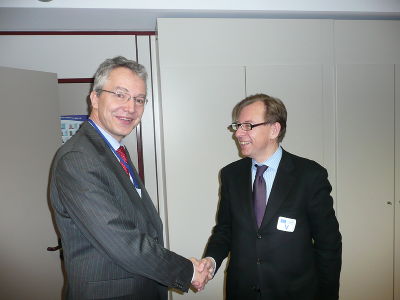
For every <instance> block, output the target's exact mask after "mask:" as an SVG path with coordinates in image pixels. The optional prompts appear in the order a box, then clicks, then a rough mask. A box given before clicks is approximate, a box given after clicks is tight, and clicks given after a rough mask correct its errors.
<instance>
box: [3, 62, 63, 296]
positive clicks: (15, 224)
mask: <svg viewBox="0 0 400 300" xmlns="http://www.w3.org/2000/svg"><path fill="white" fill-rule="evenodd" d="M0 91H1V93H0V137H1V147H0V191H1V194H0V195H1V209H0V241H1V242H0V266H1V270H0V298H2V299H8V300H14V299H15V300H19V299H41V300H46V299H49V300H54V299H61V290H62V285H63V276H62V272H61V266H60V259H59V253H58V252H48V251H47V250H46V249H47V247H48V246H54V245H55V244H56V243H57V236H56V234H55V229H54V226H53V221H52V217H51V213H50V209H49V202H48V197H47V195H48V193H47V186H48V177H49V169H50V164H51V160H52V157H53V156H54V153H55V151H56V150H57V148H58V147H59V145H60V144H61V135H60V121H59V118H58V115H59V113H58V112H59V109H58V91H57V76H56V74H53V73H45V72H36V71H27V70H20V69H11V68H4V67H0Z"/></svg>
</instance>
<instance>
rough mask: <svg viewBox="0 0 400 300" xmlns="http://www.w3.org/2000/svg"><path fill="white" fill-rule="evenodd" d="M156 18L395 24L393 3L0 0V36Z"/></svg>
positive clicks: (398, 11) (134, 25) (137, 27)
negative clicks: (387, 21)
mask: <svg viewBox="0 0 400 300" xmlns="http://www.w3.org/2000/svg"><path fill="white" fill-rule="evenodd" d="M157 18H329V19H396V20H399V19H400V1H399V0H335V1H334V0H331V1H330V2H329V1H328V0H326V1H318V0H286V1H283V0H269V1H266V0H246V1H238V0H191V1H188V0H169V1H168V2H167V3H166V1H164V0H147V1H140V2H139V1H135V0H113V1H109V0H96V1H94V0H52V1H51V0H50V1H49V0H47V1H46V0H42V1H40V0H18V1H17V0H0V31H155V30H156V20H157Z"/></svg>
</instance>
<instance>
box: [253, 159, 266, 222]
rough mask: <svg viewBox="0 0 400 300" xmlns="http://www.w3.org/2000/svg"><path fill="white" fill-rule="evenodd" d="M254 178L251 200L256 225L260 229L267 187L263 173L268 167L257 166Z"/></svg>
mask: <svg viewBox="0 0 400 300" xmlns="http://www.w3.org/2000/svg"><path fill="white" fill-rule="evenodd" d="M255 166H256V168H257V172H256V177H255V178H254V183H253V200H254V213H255V215H256V219H257V225H258V227H260V225H261V222H262V219H263V218H264V213H265V208H266V207H267V186H266V184H265V180H264V176H263V174H264V172H265V170H267V169H268V166H264V165H262V166H258V165H255Z"/></svg>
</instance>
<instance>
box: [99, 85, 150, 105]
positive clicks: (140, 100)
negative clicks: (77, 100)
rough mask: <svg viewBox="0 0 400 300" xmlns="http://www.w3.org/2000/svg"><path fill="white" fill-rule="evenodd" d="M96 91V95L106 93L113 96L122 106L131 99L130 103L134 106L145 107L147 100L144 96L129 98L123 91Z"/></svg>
mask: <svg viewBox="0 0 400 300" xmlns="http://www.w3.org/2000/svg"><path fill="white" fill-rule="evenodd" d="M96 91H97V92H98V93H100V92H107V93H110V94H113V95H114V96H115V98H116V99H117V100H118V101H119V102H121V103H123V104H125V103H126V102H128V101H129V100H131V99H132V101H133V102H134V103H135V105H138V106H143V105H145V104H146V103H147V101H148V100H147V99H146V97H145V96H137V97H134V96H131V95H129V94H128V93H125V92H123V91H115V92H113V91H107V90H103V89H97V90H96Z"/></svg>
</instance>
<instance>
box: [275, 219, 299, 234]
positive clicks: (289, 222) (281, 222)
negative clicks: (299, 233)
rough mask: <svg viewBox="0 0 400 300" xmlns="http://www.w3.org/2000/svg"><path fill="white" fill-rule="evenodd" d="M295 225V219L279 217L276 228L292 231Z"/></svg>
mask: <svg viewBox="0 0 400 300" xmlns="http://www.w3.org/2000/svg"><path fill="white" fill-rule="evenodd" d="M295 227H296V219H289V218H285V217H279V219H278V224H277V226H276V228H277V229H278V230H282V231H286V232H293V231H294V228H295Z"/></svg>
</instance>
